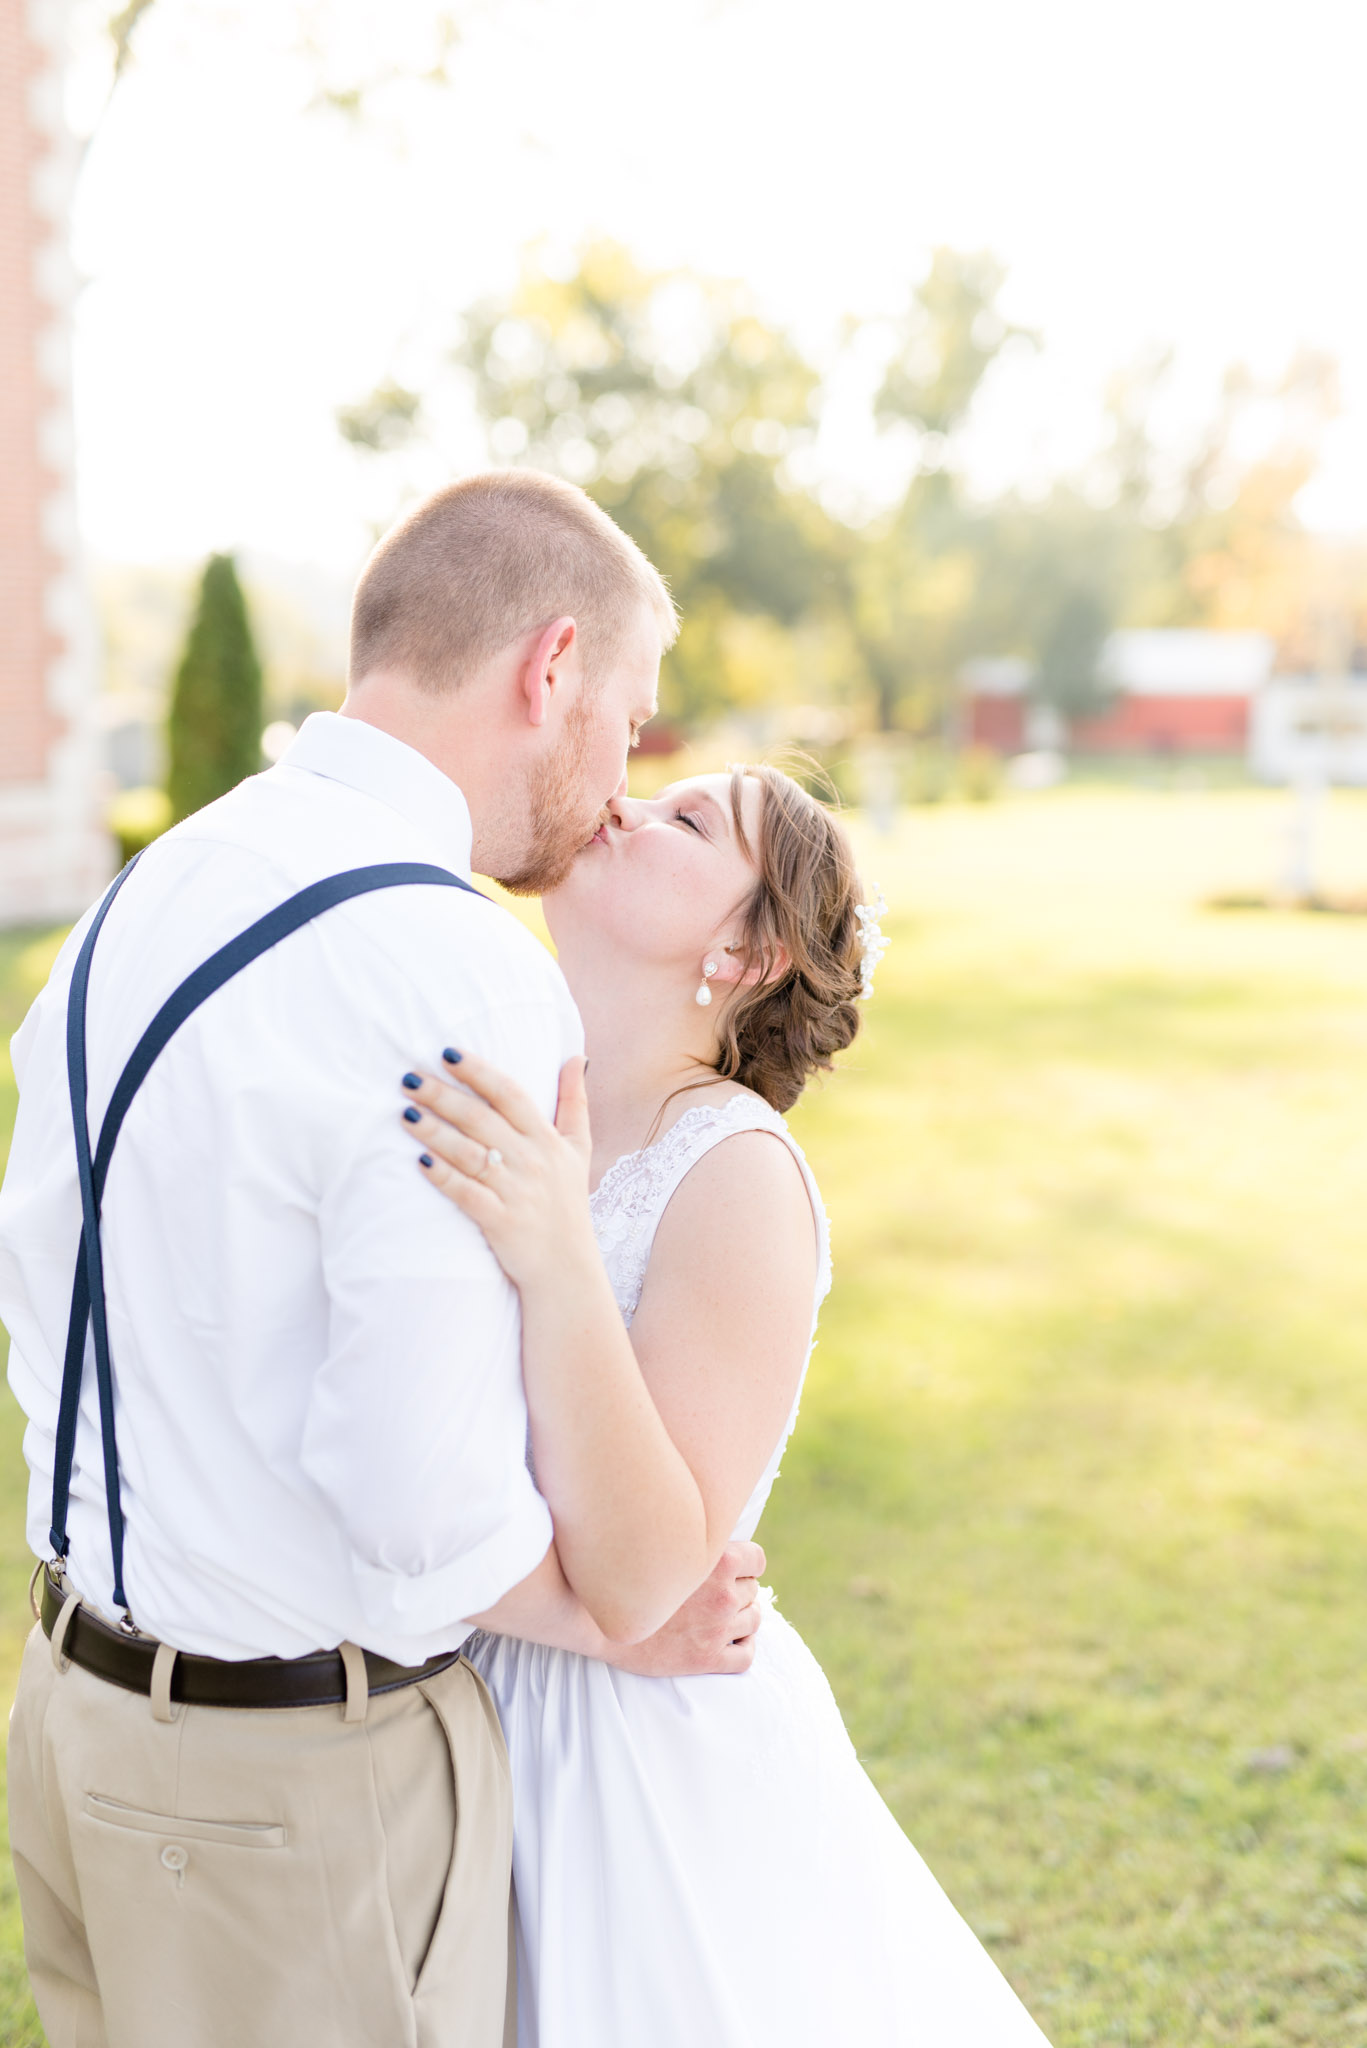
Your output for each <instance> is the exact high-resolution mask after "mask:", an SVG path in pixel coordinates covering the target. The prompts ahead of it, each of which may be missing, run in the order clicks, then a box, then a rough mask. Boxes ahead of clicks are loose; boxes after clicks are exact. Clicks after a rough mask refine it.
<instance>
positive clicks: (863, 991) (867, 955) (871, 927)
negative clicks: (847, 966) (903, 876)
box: [854, 889, 892, 1002]
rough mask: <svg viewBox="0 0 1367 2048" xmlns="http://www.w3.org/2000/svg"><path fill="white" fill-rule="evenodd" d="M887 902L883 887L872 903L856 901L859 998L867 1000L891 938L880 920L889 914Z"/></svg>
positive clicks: (877, 890)
mask: <svg viewBox="0 0 1367 2048" xmlns="http://www.w3.org/2000/svg"><path fill="white" fill-rule="evenodd" d="M887 908H888V906H887V903H886V901H885V899H884V896H883V892H882V890H881V889H875V890H874V893H873V901H872V903H856V904H855V906H854V914H855V917H856V919H857V920H858V923H859V999H860V1001H861V1002H867V1001H868V998H869V997H870V996H871V995H872V994H873V974H874V969H875V968H876V967H877V965H878V963H879V961H880V960H881V959H882V957H883V955H884V954H885V953H886V952H887V950H888V947H889V945H890V944H891V943H892V942H891V940H890V939H889V938H888V937H887V936H886V934H885V933H884V931H883V928H882V926H881V925H880V924H879V922H878V920H879V918H880V917H883V916H885V915H886V914H887Z"/></svg>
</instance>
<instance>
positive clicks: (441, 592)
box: [351, 469, 679, 692]
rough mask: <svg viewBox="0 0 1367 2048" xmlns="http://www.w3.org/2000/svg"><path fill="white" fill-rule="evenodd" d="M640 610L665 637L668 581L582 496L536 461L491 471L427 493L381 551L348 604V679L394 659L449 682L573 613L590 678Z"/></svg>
mask: <svg viewBox="0 0 1367 2048" xmlns="http://www.w3.org/2000/svg"><path fill="white" fill-rule="evenodd" d="M643 612H645V613H648V614H649V615H650V617H651V618H653V620H654V621H655V624H656V625H657V626H658V628H659V632H660V642H661V645H662V647H670V646H672V645H673V643H674V639H675V636H676V635H677V633H678V630H679V622H678V614H677V613H676V611H675V608H674V603H673V600H672V599H671V597H670V595H669V592H668V591H667V590H666V588H665V585H664V582H663V580H662V578H661V577H660V575H659V573H658V571H657V570H655V569H654V568H652V567H651V565H650V563H649V562H648V561H647V560H646V558H645V556H644V555H643V554H642V553H641V550H640V549H639V548H638V547H637V545H636V543H635V541H633V540H630V539H629V538H628V537H627V535H626V534H625V533H623V531H622V529H621V527H620V526H618V525H616V524H615V523H614V521H613V520H611V519H609V517H608V515H607V513H606V512H604V511H602V510H601V509H600V508H599V507H598V506H597V505H595V504H594V502H593V500H592V499H591V498H590V497H588V496H587V495H586V494H585V493H584V492H583V491H581V490H579V489H578V488H577V487H576V486H575V485H574V484H568V483H564V482H562V481H561V479H560V478H559V477H554V476H547V475H545V474H544V473H543V472H542V471H540V470H535V469H498V470H488V471H485V472H484V473H483V474H481V475H479V476H468V477H464V478H462V480H461V481H460V482H459V483H456V484H448V485H447V486H446V488H445V489H444V490H440V491H434V492H433V493H432V495H431V497H430V498H424V500H423V502H422V503H421V504H420V505H418V506H417V507H415V509H414V510H413V511H412V512H410V513H409V514H408V515H407V517H406V518H404V519H402V520H400V522H399V524H398V525H397V526H395V527H394V528H393V529H392V530H391V531H390V532H389V533H387V534H386V535H385V537H384V539H383V540H382V541H381V542H380V544H379V546H378V547H377V548H376V550H375V552H374V554H373V555H372V556H371V558H370V560H369V561H368V562H367V564H366V566H365V568H364V570H363V571H362V573H361V580H360V582H359V583H358V584H357V586H356V595H355V598H354V600H353V602H352V610H351V680H352V681H353V682H354V683H356V682H360V680H361V679H362V677H363V676H366V675H369V674H370V673H371V672H372V671H374V670H376V669H395V670H398V671H399V672H400V673H402V674H403V675H405V676H407V677H409V678H410V680H411V681H413V682H414V683H416V684H417V685H418V686H419V687H420V688H422V689H426V690H431V691H433V692H438V691H442V690H447V689H452V688H456V687H458V686H459V684H460V683H462V682H463V681H464V680H465V678H466V677H467V676H469V675H470V674H472V673H473V671H474V670H476V669H477V668H478V667H479V666H480V664H481V663H482V662H485V661H488V660H490V659H491V658H492V657H493V656H494V655H495V654H498V653H499V652H500V651H501V650H502V649H503V648H505V647H508V646H510V645H511V644H512V642H513V641H514V640H518V639H520V638H521V637H522V636H523V635H524V634H526V633H530V632H532V631H533V630H534V629H535V628H536V627H538V626H545V625H549V623H550V622H551V620H552V619H557V618H560V617H562V616H565V617H569V618H572V619H574V620H576V621H577V623H578V626H579V631H580V636H581V646H582V655H583V660H584V664H585V673H586V674H587V675H588V676H590V677H592V676H594V675H597V674H601V673H602V669H603V667H604V665H605V664H606V663H607V662H610V661H611V660H612V659H613V657H614V656H615V654H616V653H617V650H618V648H619V647H620V645H621V642H622V640H623V639H624V637H625V635H626V634H627V633H628V632H629V631H630V629H631V627H632V625H633V623H634V622H635V621H636V620H637V619H639V618H640V616H641V614H642V613H643Z"/></svg>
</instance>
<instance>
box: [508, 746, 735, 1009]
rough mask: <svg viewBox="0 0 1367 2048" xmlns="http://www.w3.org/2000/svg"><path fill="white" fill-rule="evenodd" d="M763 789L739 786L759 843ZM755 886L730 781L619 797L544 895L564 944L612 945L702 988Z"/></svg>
mask: <svg viewBox="0 0 1367 2048" xmlns="http://www.w3.org/2000/svg"><path fill="white" fill-rule="evenodd" d="M760 801H761V798H760V784H759V783H758V782H757V781H756V780H755V778H754V777H753V776H747V777H746V779H745V781H744V783H743V784H742V805H741V808H742V815H743V817H744V820H745V832H746V837H747V838H748V839H749V841H750V844H751V845H752V846H754V845H756V844H758V840H759V828H760ZM754 885H755V869H754V865H753V863H752V861H751V859H750V856H749V855H748V854H747V853H746V852H745V850H744V848H743V847H742V846H741V843H740V841H739V839H738V838H737V837H736V828H735V823H734V820H733V818H732V814H731V778H730V776H729V775H700V776H697V777H695V778H694V779H693V780H691V781H688V782H676V783H672V784H671V785H670V787H669V788H668V789H666V790H662V791H661V793H660V795H659V796H657V797H651V798H649V799H638V798H634V797H614V798H613V800H612V802H611V803H610V804H609V805H608V807H607V813H606V816H605V819H604V822H603V824H602V825H601V826H600V827H599V829H598V831H597V833H596V834H595V836H594V837H593V839H591V840H590V842H589V844H588V845H587V846H586V847H585V848H584V850H583V851H582V853H580V854H579V855H578V856H577V857H576V859H575V862H574V865H573V867H572V868H571V869H570V872H569V874H568V875H567V876H566V878H565V880H564V881H563V882H562V883H561V885H560V887H559V888H558V889H555V890H554V891H552V892H551V893H550V894H549V895H547V896H546V897H544V898H543V906H544V909H545V912H546V922H547V924H548V925H549V926H550V931H551V936H552V938H553V939H554V940H555V943H556V945H557V947H560V948H561V949H562V950H563V949H565V948H567V947H568V948H569V949H570V950H571V951H574V950H575V948H576V941H578V940H586V941H590V940H591V941H593V942H601V941H606V942H607V944H608V946H609V947H610V949H611V950H613V951H621V952H624V953H628V954H630V955H632V956H634V957H636V958H640V959H649V960H656V961H659V962H660V963H661V964H662V965H666V966H670V967H677V969H678V970H679V973H680V975H681V976H684V977H686V976H690V975H691V976H692V977H693V980H692V981H691V982H689V983H688V986H689V987H690V988H691V987H692V986H693V985H695V983H696V980H697V978H698V976H699V975H700V973H701V970H702V962H703V959H704V957H706V956H707V955H709V954H711V955H713V956H716V955H717V953H718V949H719V948H720V947H721V946H722V945H724V944H726V943H727V942H728V941H729V940H730V939H732V938H733V937H735V936H736V933H735V929H734V926H735V922H736V913H737V912H738V911H739V910H740V909H741V907H742V906H743V905H744V904H745V902H746V901H747V900H748V898H749V896H750V893H751V891H752V890H753V888H754Z"/></svg>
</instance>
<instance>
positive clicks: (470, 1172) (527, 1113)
mask: <svg viewBox="0 0 1367 2048" xmlns="http://www.w3.org/2000/svg"><path fill="white" fill-rule="evenodd" d="M584 1067H585V1062H584V1061H583V1060H582V1059H580V1058H575V1059H571V1060H566V1062H565V1064H564V1066H563V1067H562V1068H561V1070H560V1093H559V1098H558V1100H557V1103H556V1111H555V1122H554V1123H549V1122H548V1121H547V1120H546V1118H545V1117H544V1116H542V1114H541V1112H540V1111H539V1110H538V1109H537V1107H536V1104H535V1103H534V1102H533V1101H532V1100H531V1097H530V1096H529V1095H528V1094H527V1093H526V1091H525V1090H524V1089H522V1088H520V1087H519V1086H518V1084H517V1083H516V1082H515V1081H511V1080H509V1078H508V1076H507V1075H506V1074H503V1073H500V1071H499V1069H498V1068H497V1067H495V1066H493V1065H492V1064H491V1062H490V1061H488V1060H485V1059H481V1058H480V1057H479V1056H478V1055H477V1054H475V1053H468V1052H467V1053H455V1054H453V1055H452V1056H449V1057H448V1058H447V1060H446V1068H447V1078H443V1079H440V1080H439V1079H436V1078H435V1077H434V1076H432V1075H430V1074H421V1073H418V1074H407V1075H405V1076H404V1083H403V1085H404V1090H405V1093H406V1094H407V1097H408V1102H407V1106H406V1107H405V1109H404V1112H403V1117H404V1129H405V1130H406V1131H407V1132H408V1134H409V1135H410V1137H412V1138H413V1139H414V1141H415V1143H416V1144H417V1146H418V1148H419V1149H418V1166H419V1171H420V1172H422V1173H423V1174H425V1175H426V1177H427V1179H428V1180H430V1181H431V1183H432V1185H433V1187H434V1188H437V1189H438V1190H439V1191H440V1192H441V1194H443V1195H444V1196H445V1197H446V1198H447V1200H448V1201H450V1202H453V1203H454V1204H455V1206H456V1207H457V1208H458V1209H459V1210H460V1211H461V1213H462V1215H465V1216H468V1217H469V1218H470V1220H471V1222H472V1223H476V1224H478V1225H479V1228H480V1229H481V1230H482V1231H483V1233H484V1235H485V1237H486V1238H487V1239H488V1241H489V1244H490V1247H491V1249H492V1250H493V1253H494V1255H495V1257H496V1258H497V1259H498V1262H499V1264H500V1265H501V1266H502V1268H503V1270H504V1272H505V1273H506V1274H507V1275H508V1278H509V1279H510V1280H511V1281H513V1282H514V1284H515V1285H516V1286H518V1287H526V1286H528V1285H530V1284H533V1283H535V1282H536V1281H537V1280H539V1279H541V1278H543V1277H546V1275H547V1274H548V1273H549V1272H550V1271H552V1270H554V1269H555V1268H557V1267H558V1266H562V1265H563V1262H564V1260H565V1258H566V1256H571V1257H573V1256H576V1255H578V1254H580V1253H582V1252H584V1251H586V1250H591V1249H593V1229H592V1224H591V1222H590V1220H589V1204H588V1194H589V1155H590V1151H591V1143H590V1137H589V1113H588V1102H587V1100H586V1098H585V1094H584ZM415 1111H416V1114H414V1112H415ZM594 1256H595V1258H596V1256H597V1255H596V1252H595V1254H594Z"/></svg>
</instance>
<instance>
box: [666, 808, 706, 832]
mask: <svg viewBox="0 0 1367 2048" xmlns="http://www.w3.org/2000/svg"><path fill="white" fill-rule="evenodd" d="M674 815H675V817H676V818H677V819H678V820H679V822H680V824H683V825H687V826H689V827H690V828H691V830H693V831H694V832H697V833H698V834H699V835H700V836H701V837H703V838H706V836H707V835H706V833H705V832H704V831H703V823H702V819H701V818H700V817H699V816H698V814H697V812H696V811H675V813H674Z"/></svg>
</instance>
